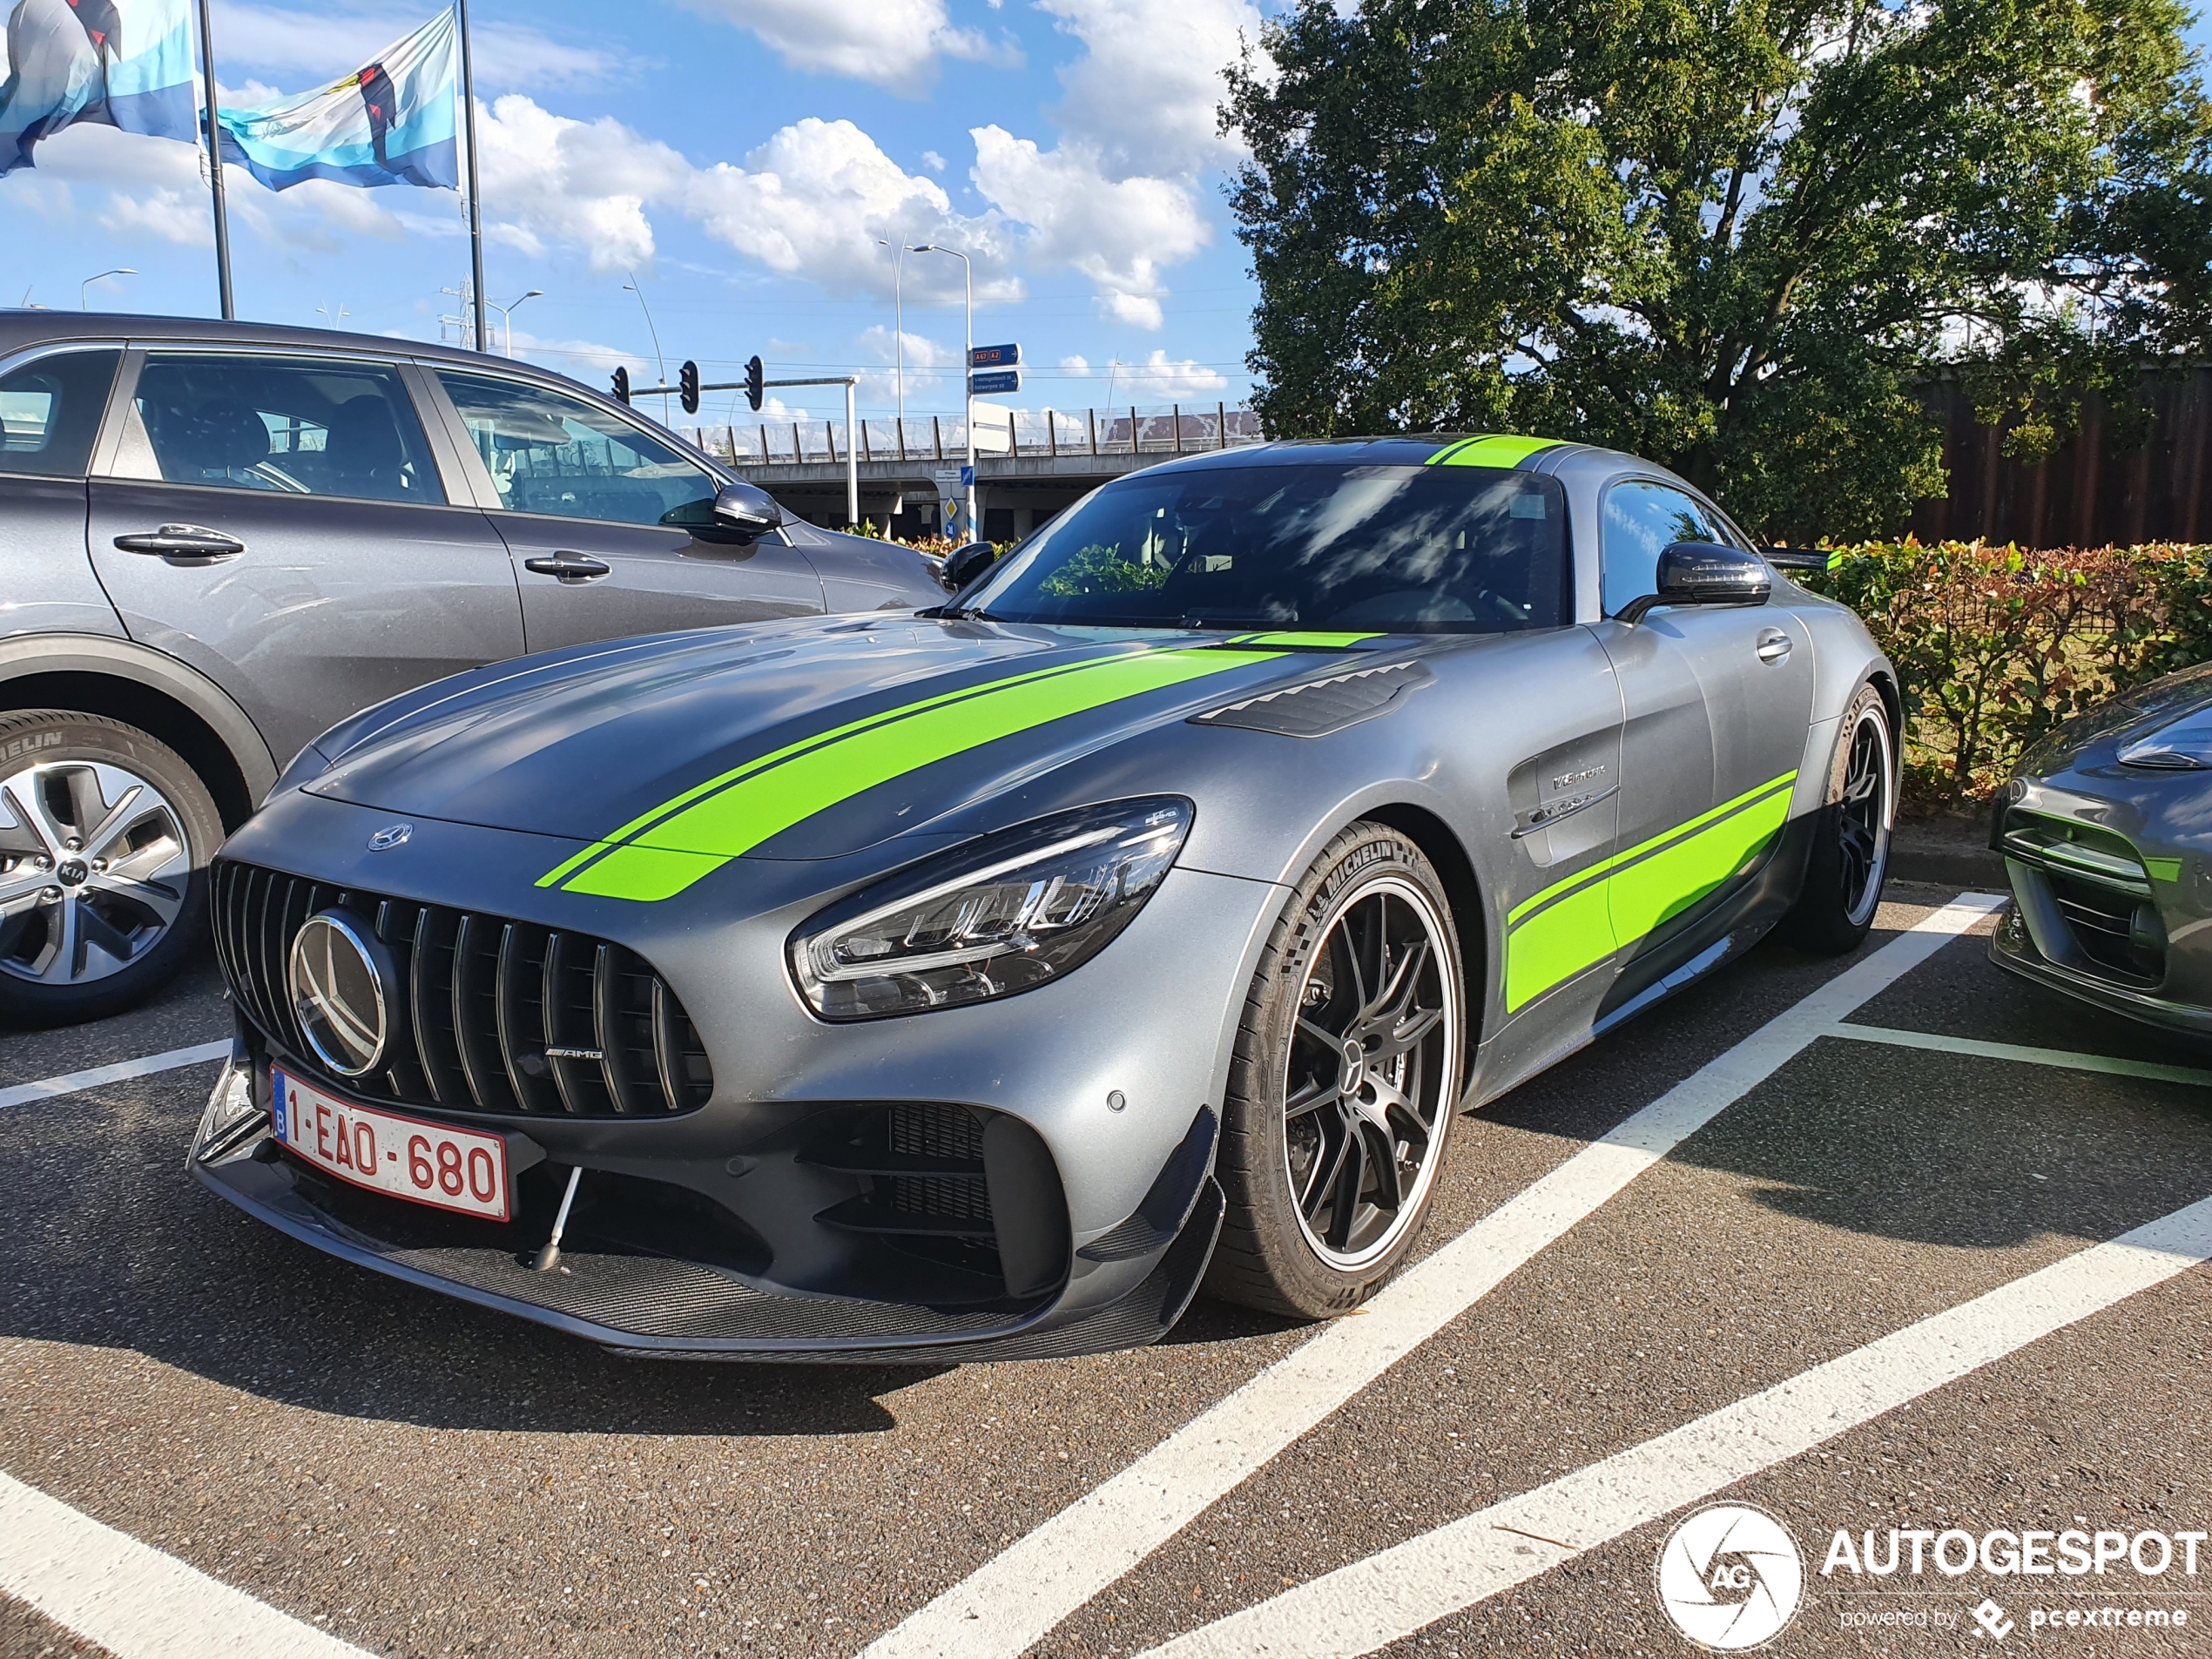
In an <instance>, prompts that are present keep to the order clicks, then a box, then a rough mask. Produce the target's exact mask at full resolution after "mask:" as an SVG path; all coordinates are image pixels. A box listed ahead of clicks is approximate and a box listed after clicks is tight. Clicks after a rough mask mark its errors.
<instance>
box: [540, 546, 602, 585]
mask: <svg viewBox="0 0 2212 1659" xmlns="http://www.w3.org/2000/svg"><path fill="white" fill-rule="evenodd" d="M523 569H524V570H535V571H536V572H537V574H538V575H540V576H550V577H558V578H559V579H560V580H562V581H563V582H566V583H572V584H573V583H578V582H589V581H590V580H591V579H592V578H593V577H602V576H604V575H606V574H607V573H608V572H609V571H610V570H613V569H614V566H613V565H611V564H604V563H601V562H600V561H599V560H597V559H595V558H591V557H590V556H587V555H585V554H582V553H556V554H554V555H553V556H552V557H550V558H542V559H524V560H523Z"/></svg>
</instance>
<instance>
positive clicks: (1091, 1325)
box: [191, 437, 1897, 1362]
mask: <svg viewBox="0 0 2212 1659" xmlns="http://www.w3.org/2000/svg"><path fill="white" fill-rule="evenodd" d="M1896 705H1897V689H1896V682H1895V676H1894V674H1893V672H1892V669H1891V667H1890V665H1889V664H1888V663H1887V662H1886V661H1885V659H1884V658H1883V657H1882V655H1881V654H1880V653H1879V652H1878V651H1877V650H1876V649H1875V647H1874V644H1873V643H1872V642H1871V640H1870V639H1869V638H1868V637H1867V635H1866V633H1865V631H1864V630H1863V629H1862V628H1861V627H1860V625H1859V624H1858V621H1857V619H1856V618H1854V617H1852V616H1851V615H1850V614H1849V613H1848V612H1847V611H1845V610H1842V609H1840V608H1838V606H1836V605H1834V604H1831V603H1829V602H1827V601H1825V600H1823V599H1820V598H1817V597H1814V596H1812V595H1811V594H1808V593H1805V592H1803V591H1800V590H1798V589H1797V588H1796V587H1794V586H1792V585H1791V584H1790V583H1788V581H1787V580H1786V579H1785V578H1784V577H1780V576H1778V575H1777V572H1776V570H1775V569H1774V567H1773V566H1772V565H1771V564H1770V563H1769V562H1768V561H1767V560H1766V559H1765V558H1764V557H1763V556H1761V555H1760V553H1759V552H1758V551H1757V550H1756V549H1755V548H1754V547H1753V546H1752V544H1751V543H1750V541H1749V540H1747V539H1746V538H1745V537H1744V536H1743V534H1742V533H1741V532H1740V531H1739V530H1737V529H1736V528H1735V527H1734V526H1733V525H1731V524H1730V522H1729V521H1728V520H1727V519H1726V518H1725V517H1723V516H1722V514H1721V513H1720V512H1719V511H1718V510H1717V509H1716V508H1715V507H1714V506H1713V505H1712V503H1711V502H1709V501H1707V500H1706V499H1704V498H1703V496H1700V495H1699V494H1698V493H1697V492H1696V490H1694V489H1691V488H1690V487H1689V485H1687V484H1685V483H1684V482H1683V481H1682V480H1681V479H1679V478H1676V477H1674V476H1672V475H1669V474H1668V473H1666V472H1665V471H1663V470H1662V469H1658V468H1656V467H1653V466H1651V465H1649V464H1647V463H1645V462H1641V461H1638V460H1636V459H1635V458H1633V457H1632V456H1629V455H1620V454H1615V453H1611V452H1608V451H1605V450H1600V449H1595V448H1588V447H1586V446H1580V445H1574V444H1566V443H1551V442H1541V441H1537V440H1533V439H1526V438H1499V437H1484V438H1475V439H1467V440H1462V441H1460V442H1451V443H1445V442H1439V441H1436V440H1431V439H1422V440H1414V439H1407V438H1391V439H1380V440H1374V441H1363V442H1324V443H1307V444H1297V443H1279V444H1271V445H1267V446H1264V447H1258V448H1243V449H1235V450H1230V451H1226V452H1217V453H1214V454H1211V455H1204V456H1197V457H1192V458H1190V459H1186V460H1183V461H1179V462H1174V463H1172V464H1168V465H1163V466H1158V467H1154V468H1150V469H1147V470H1145V471H1143V472H1140V473H1136V474H1134V475H1130V476H1129V477H1126V478H1123V479H1121V480H1118V481H1116V482H1112V483H1109V484H1108V485H1106V486H1104V487H1103V489H1099V490H1097V491H1096V492H1095V493H1094V494H1092V495H1091V496H1088V497H1086V498H1085V499H1084V500H1083V501H1082V502H1079V503H1078V504H1077V505H1076V506H1075V507H1074V508H1071V509H1069V510H1068V511H1067V512H1066V513H1064V514H1063V515H1062V516H1061V517H1059V518H1058V519H1056V520H1055V521H1054V522H1053V523H1051V524H1050V525H1049V526H1048V527H1047V528H1045V529H1043V530H1042V531H1040V532H1039V533H1037V534H1036V535H1035V536H1033V537H1032V538H1031V539H1030V540H1029V541H1028V543H1026V544H1025V545H1023V546H1022V548H1020V549H1019V550H1016V551H1015V552H1014V553H1013V554H1011V555H1009V556H1008V557H1006V558H1004V559H1002V560H1001V561H1000V563H998V564H997V565H996V566H995V567H994V568H991V569H989V570H988V572H987V573H985V574H983V575H981V576H980V577H977V578H976V579H974V581H972V582H970V583H968V586H967V587H966V588H965V589H964V590H962V591H961V593H960V594H959V595H958V596H957V597H955V598H954V600H953V601H952V602H951V603H950V604H947V605H945V606H943V607H942V608H941V609H939V610H935V611H930V612H922V613H920V614H914V615H897V616H891V615H874V616H869V617H857V618H845V619H837V620H819V619H817V620H811V621H805V622H792V623H776V624H762V625H755V626H747V627H738V628H730V629H725V630H719V631H705V632H695V633H686V634H682V635H676V636H668V637H654V638H649V639H642V640H631V641H627V642H624V643H621V644H607V645H595V646H590V647H585V648H582V649H577V650H573V651H564V652H561V653H556V654H552V655H547V656H542V657H538V658H525V659H523V660H522V661H519V662H513V663H508V664H501V665H498V666H496V667H490V668H485V669H482V670H478V671H474V672H472V673H469V674H466V675H462V676H461V677H459V678H455V679H450V680H447V681H445V682H443V683H442V684H439V685H434V686H429V687H426V688H424V689H422V690H421V691H414V692H410V693H408V695H406V696H404V697H401V698H397V699H395V700H394V701H392V702H389V703H387V704H385V705H382V706H381V707H380V708H377V709H375V710H373V711H370V712H368V713H367V714H364V715H361V716H359V717H357V718H354V719H353V720H351V721H349V722H347V723H346V724H345V725H341V726H339V727H337V728H336V729H334V731H332V732H329V733H328V734H327V735H326V736H325V737H324V738H321V739H320V740H319V741H318V742H317V743H316V744H315V745H313V746H312V747H310V748H309V749H308V750H307V751H306V752H303V753H302V754H301V755H300V758H299V759H298V760H297V761H295V762H294V763H293V765H292V766H291V767H290V768H289V769H288V770H287V772H286V774H285V775H284V777H283V778H282V779H280V782H279V784H278V786H277V788H276V789H275V791H274V792H273V795H272V796H271V798H270V799H269V800H268V801H267V803H266V805H265V806H263V808H262V810H261V811H260V814H259V815H258V816H257V817H255V818H254V819H253V820H252V821H251V822H250V823H249V824H247V825H246V826H245V827H244V828H243V829H241V830H240V831H239V833H237V834H236V835H235V836H233V838H232V840H231V841H230V842H229V844H228V845H227V846H226V848H225V849H224V851H223V853H222V856H221V858H220V860H219V863H218V866H217V868H216V873H215V876H214V880H213V888H214V903H215V933H216V936H217V939H218V941H219V950H220V954H221V959H222V965H223V968H224V970H225V972H226V974H227V976H228V979H229V981H230V984H231V987H232V989H233V992H234V994H235V998H236V1003H237V1009H238V1015H239V1024H238V1038H237V1044H236V1048H235V1050H234V1057H233V1061H232V1062H231V1066H230V1068H229V1069H228V1070H227V1071H226V1075H225V1076H224V1078H223V1080H222V1082H221V1083H220V1084H219V1086H218V1088H217V1089H216V1090H215V1093H214V1095H213V1096H212V1099H211V1100H210V1103H209V1105H208V1108H207V1110H206V1115H205V1117H204V1120H203V1122H202V1123H201V1125H200V1128H199V1133H198V1136H197V1139H196V1143H195V1145H194V1147H193V1149H192V1154H191V1159H192V1169H193V1170H194V1172H195V1173H196V1174H197V1175H198V1177H199V1179H201V1180H202V1181H204V1182H205V1183H206V1184H207V1185H208V1186H210V1187H212V1189H213V1190H215V1191H217V1192H219V1193H220V1194H222V1195H223V1196H224V1197H226V1198H228V1199H230V1200H231V1201H232V1202H233V1203H235V1204H239V1205H240V1206H241V1207H243V1208H245V1209H246V1210H247V1211H251V1212H252V1213H253V1214H254V1215H256V1216H259V1217H261V1218H262V1219H264V1220H265V1221H267V1222H268V1223H270V1224H272V1225H273V1226H275V1227H277V1228H280V1229H281V1230H282V1231H285V1232H287V1233H288V1234H290V1235H291V1236H292V1237H293V1238H296V1239H300V1240H302V1241H304V1242H306V1243H307V1244H313V1245H314V1246H316V1247H318V1248H320V1249H321V1250H324V1251H329V1252H331V1253H332V1254H334V1255H336V1256H340V1257H343V1258H346V1259H347V1260H349V1261H353V1262H355V1263H359V1264H362V1265H364V1266H368V1267H371V1268H374V1269H376V1270H377V1271H381V1272H384V1273H388V1274H391V1275H393V1276H395V1277H396V1278H402V1279H406V1280H408V1281H411V1282H412V1283H414V1284H416V1285H424V1286H428V1287H429V1288H431V1289H434V1290H437V1291H445V1292H448V1293H449V1294H451V1295H454V1296H456V1297H460V1298H466V1299H467V1300H469V1301H471V1302H475V1303H477V1304H481V1305H484V1306H487V1307H492V1308H498V1309H502V1310H504V1311H506V1312H510V1313H515V1314H519V1315H521V1316H523V1317H524V1318H531V1319H536V1320H539V1321H542V1322H543V1323H545V1324H547V1325H553V1326H556V1327H557V1328H559V1329H562V1330H564V1331H568V1332H573V1333H575V1334H577V1335H578V1336H581V1337H584V1338H587V1339H591V1340H593V1341H596V1342H598V1343H601V1344H604V1345H607V1346H609V1347H611V1348H614V1349H617V1350H620V1351H623V1352H631V1353H638V1354H668V1355H678V1354H680V1355H686V1356H691V1357H701V1356H706V1357H722V1358H730V1359H739V1358H750V1359H792V1358H811V1359H870V1360H883V1359H908V1360H914V1361H930V1362H942V1361H946V1360H953V1359H1016V1358H1033V1357H1038V1356H1044V1355H1053V1354H1066V1353H1073V1352H1087V1351H1095V1350H1098V1349H1103V1348H1108V1347H1114V1346H1122V1345H1134V1344H1139V1343H1144V1342H1149V1341H1151V1340H1153V1339H1156V1338H1157V1337H1158V1336H1160V1335H1161V1334H1162V1333H1163V1332H1164V1331H1165V1330H1167V1328H1168V1327H1169V1326H1170V1325H1172V1324H1173V1323H1174V1322H1175V1320H1176V1319H1177V1317H1178V1316H1179V1315H1180V1314H1181V1312H1182V1311H1183V1309H1184V1305H1186V1303H1187V1302H1188V1301H1189V1299H1190V1297H1191V1296H1192V1294H1193V1293H1194V1292H1195V1291H1197V1288H1198V1287H1199V1286H1200V1285H1202V1284H1203V1285H1205V1286H1207V1287H1208V1288H1209V1289H1210V1290H1211V1291H1213V1292H1214V1293H1216V1294H1218V1295H1220V1296H1223V1297H1225V1298H1233V1299H1235V1300H1238V1301H1241V1302H1244V1303H1248V1304H1251V1305H1257V1306H1259V1307H1264V1308H1270V1309H1274V1310H1278V1311H1280V1312H1288V1313H1291V1314H1293V1315H1301V1316H1308V1317H1321V1316H1326V1315H1330V1314H1333V1313H1340V1312H1345V1311H1347V1310H1349V1309H1352V1308H1353V1307H1356V1306H1357V1305H1359V1302H1360V1301H1361V1300H1362V1299H1363V1298H1366V1296H1368V1295H1369V1294H1370V1293H1371V1292H1372V1291H1374V1290H1375V1289H1376V1287H1377V1286H1378V1285H1379V1284H1380V1283H1381V1282H1382V1281H1383V1280H1384V1279H1385V1278H1386V1277H1387V1276H1388V1275H1389V1274H1390V1272H1391V1271H1392V1270H1393V1267H1394V1266H1396V1264H1398V1263H1399V1262H1400V1261H1401V1260H1402V1259H1403V1258H1404V1257H1405V1255H1406V1251H1407V1250H1408V1249H1409V1247H1410V1246H1411V1244H1412V1243H1413V1239H1414V1238H1415V1235H1416V1233H1417V1232H1418V1231H1419V1229H1420V1225H1421V1221H1422V1217H1423V1216H1424V1214H1425V1213H1426V1211H1427V1209H1428V1208H1429V1205H1430V1203H1431V1200H1432V1197H1433V1189H1434V1184H1435V1182H1436V1180H1437V1176H1438V1170H1439V1169H1440V1166H1441V1164H1442V1162H1443V1160H1444V1157H1445V1149H1446V1147H1447V1143H1448V1141H1449V1139H1450V1135H1451V1130H1452V1125H1453V1121H1454V1118H1455V1116H1456V1115H1457V1114H1458V1113H1459V1112H1460V1111H1461V1110H1463V1109H1469V1108H1471V1107H1474V1106H1479V1105H1480V1104H1481V1103H1483V1102H1485V1101H1487V1100H1490V1099H1492V1098H1494V1096H1497V1095H1499V1094H1501V1092H1503V1091H1504V1090H1506V1089H1510V1088H1511V1087H1512V1086H1513V1085H1514V1083H1516V1082H1519V1081H1521V1079H1524V1078H1526V1077H1527V1076H1530V1075H1531V1074H1532V1073H1534V1072H1535V1071H1537V1070H1539V1069H1541V1068H1542V1067H1545V1066H1547V1065H1549V1064H1550V1063H1551V1062H1554V1061H1555V1060H1557V1059H1559V1058H1560V1057H1561V1055H1566V1054H1568V1052H1570V1051H1571V1050H1573V1049H1576V1048H1578V1047H1580V1046H1581V1045H1582V1044H1584V1043H1587V1042H1589V1041H1590V1040H1591V1039H1592V1037H1593V1036H1595V1035H1597V1034H1598V1033H1601V1032H1603V1031H1605V1030H1607V1029H1608V1028H1611V1027H1613V1026H1614V1025H1615V1024H1617V1023H1619V1022H1622V1021H1623V1020H1625V1019H1627V1018H1629V1016H1630V1015H1633V1014H1635V1012H1636V1011H1638V1010H1639V1009H1641V1008H1646V1007H1648V1006H1649V1005H1650V1004H1651V1003H1652V1002H1653V1001H1656V999H1658V998H1660V997H1662V996H1664V995H1667V994H1668V993H1669V992H1670V991H1672V990H1674V989H1676V988H1678V987H1680V986H1682V985H1683V984H1685V983H1687V982H1689V981H1690V980H1692V979H1694V978H1695V977H1696V976H1697V975H1699V974H1704V973H1708V972H1710V971H1711V970H1712V969H1713V968H1716V966H1717V965H1718V964H1720V963H1722V962H1723V961H1727V960H1728V959H1729V958H1730V956H1731V955H1733V954H1736V953H1738V952H1740V951H1742V950H1743V949H1744V948H1746V947H1747V946H1748V945H1749V944H1750V942H1751V941H1754V940H1756V939H1757V938H1758V937H1759V936H1760V935H1761V934H1764V933H1765V932H1767V931H1768V930H1769V929H1770V928H1771V927H1775V926H1776V925H1777V923H1779V924H1783V925H1784V927H1786V928H1787V930H1788V932H1789V934H1790V935H1791V937H1792V938H1794V939H1795V940H1796V941H1798V942H1799V943H1801V944H1802V945H1804V946H1806V947H1809V948H1817V949H1819V950H1824V951H1840V950H1844V949H1848V948H1851V947H1852V946H1854V945H1855V944H1857V943H1858V941H1859V940H1860V939H1861V938H1862V937H1863V936H1864V935H1865V931H1866V929H1867V927H1868V925H1869V923H1870V922H1871V920H1872V917H1873V914H1874V908H1875V906H1876V904H1877V902H1878V900H1879V897H1880V893H1881V886H1882V878H1883V872H1884V864H1885V858H1886V854H1887V847H1888V836H1889V827H1890V818H1891V813H1892V801H1893V798H1894V778H1895V765H1894V761H1893V756H1894V753H1895V744H1894V739H1893V733H1894V732H1895V729H1896V719H1897V706H1896Z"/></svg>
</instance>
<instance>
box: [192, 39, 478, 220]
mask: <svg viewBox="0 0 2212 1659" xmlns="http://www.w3.org/2000/svg"><path fill="white" fill-rule="evenodd" d="M454 42H455V22H454V14H453V13H452V12H450V11H447V12H442V13H440V14H439V15H438V16H437V17H433V18H432V19H431V20H430V21H429V22H428V23H427V24H423V25H422V27H421V28H420V29H418V30H415V32H414V33H413V34H411V35H409V36H408V37H407V38H406V39H405V40H401V41H395V42H394V43H393V44H391V45H389V46H387V47H386V48H385V49H384V50H383V51H381V52H380V53H378V54H377V56H376V59H375V61H374V63H371V64H368V65H367V66H366V67H364V68H362V69H359V70H356V71H354V73H353V74H351V75H348V76H347V77H346V78H344V79H342V80H336V81H333V82H331V83H330V84H329V85H327V86H324V87H320V88H318V89H316V90H315V91H312V92H305V93H302V94H301V95H300V97H298V98H282V99H280V100H279V101H278V102H276V103H274V104H268V105H263V106H262V107H261V108H260V109H254V110H232V109H225V110H221V111H218V112H217V114H216V120H217V121H218V122H219V123H220V124H221V126H222V131H223V159H224V160H226V161H235V162H238V163H239V164H240V165H243V166H244V167H246V170H247V171H248V172H252V173H253V176H254V177H255V178H256V179H260V181H261V182H262V183H263V184H265V185H267V186H268V187H269V188H270V189H271V190H286V189H289V188H290V187H291V186H292V185H296V184H299V183H300V182H302V181H303V180H306V179H336V180H337V181H338V182H339V183H340V184H341V185H432V186H436V187H441V188H443V189H447V190H451V189H454V188H455V187H457V186H458V185H459V184H460V182H461V171H460V166H459V164H458V159H457V158H458V154H459V150H458V146H457V145H455V142H454V72H453V68H454Z"/></svg>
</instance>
